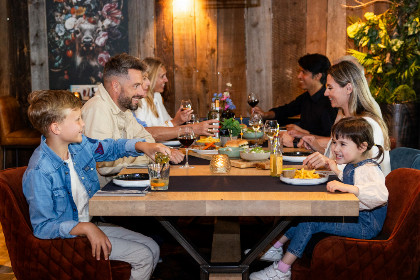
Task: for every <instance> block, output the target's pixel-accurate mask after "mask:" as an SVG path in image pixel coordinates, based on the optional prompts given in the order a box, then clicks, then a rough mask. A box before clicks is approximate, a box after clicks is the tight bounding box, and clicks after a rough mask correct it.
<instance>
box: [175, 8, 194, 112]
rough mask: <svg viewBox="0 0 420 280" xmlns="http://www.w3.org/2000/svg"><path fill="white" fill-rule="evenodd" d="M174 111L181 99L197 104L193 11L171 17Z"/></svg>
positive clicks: (189, 10) (188, 10)
mask: <svg viewBox="0 0 420 280" xmlns="http://www.w3.org/2000/svg"><path fill="white" fill-rule="evenodd" d="M173 32H174V33H173V36H174V37H173V38H174V64H175V68H174V70H175V72H174V77H175V109H176V110H177V109H178V108H179V106H180V102H181V100H182V99H190V100H191V102H193V104H197V94H196V92H195V84H196V79H197V67H196V62H197V53H196V45H195V35H196V30H195V9H194V7H193V6H192V7H190V9H187V11H186V12H183V13H179V14H175V12H174V15H173Z"/></svg>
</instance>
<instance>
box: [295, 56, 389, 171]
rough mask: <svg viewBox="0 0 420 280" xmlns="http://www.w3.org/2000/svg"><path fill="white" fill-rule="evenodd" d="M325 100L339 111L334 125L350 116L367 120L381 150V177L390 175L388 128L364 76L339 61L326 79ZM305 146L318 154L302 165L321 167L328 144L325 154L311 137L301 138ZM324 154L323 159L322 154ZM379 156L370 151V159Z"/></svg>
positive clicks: (346, 62) (357, 70) (327, 152)
mask: <svg viewBox="0 0 420 280" xmlns="http://www.w3.org/2000/svg"><path fill="white" fill-rule="evenodd" d="M325 96H328V97H329V99H330V101H331V106H332V107H336V108H339V109H340V110H339V111H338V114H337V118H336V121H335V122H336V123H337V122H338V121H339V120H340V119H342V118H347V117H352V116H359V117H363V118H364V119H366V120H367V121H368V122H369V124H370V125H371V126H372V128H373V134H374V140H375V144H377V145H381V146H382V147H384V150H385V152H384V159H383V161H382V163H381V164H380V166H381V169H382V172H383V173H384V175H385V176H386V175H388V173H389V172H391V163H390V158H389V150H390V141H389V136H388V128H387V126H386V124H385V122H384V121H383V119H382V113H381V110H380V108H379V106H378V104H377V103H376V101H375V100H374V99H373V97H372V94H371V93H370V90H369V86H368V83H367V81H366V78H365V76H364V75H363V72H362V71H361V70H360V69H359V68H358V67H357V66H356V65H355V64H354V63H352V62H350V61H341V62H339V63H337V64H335V65H333V66H331V68H330V70H329V71H328V76H327V90H326V91H325ZM302 140H303V141H304V146H305V147H306V148H312V149H314V150H318V151H319V152H316V153H313V154H312V155H310V156H308V157H307V158H306V159H305V161H304V162H303V164H306V165H308V167H310V168H319V167H323V166H324V165H325V163H326V161H327V159H328V157H332V155H330V151H329V147H330V144H331V141H330V143H329V144H328V146H327V149H325V151H324V150H323V149H321V148H320V145H319V144H318V143H317V140H316V139H315V138H314V137H311V136H308V137H303V138H302ZM320 152H321V153H322V152H324V155H322V154H321V153H320ZM377 153H378V151H377V148H376V147H373V148H372V157H375V156H376V154H377Z"/></svg>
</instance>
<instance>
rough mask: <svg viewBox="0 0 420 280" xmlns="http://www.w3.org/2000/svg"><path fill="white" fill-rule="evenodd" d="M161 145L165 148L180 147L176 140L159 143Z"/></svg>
mask: <svg viewBox="0 0 420 280" xmlns="http://www.w3.org/2000/svg"><path fill="white" fill-rule="evenodd" d="M161 143H162V144H163V145H165V146H173V147H176V146H181V142H179V141H178V140H173V141H166V142H161Z"/></svg>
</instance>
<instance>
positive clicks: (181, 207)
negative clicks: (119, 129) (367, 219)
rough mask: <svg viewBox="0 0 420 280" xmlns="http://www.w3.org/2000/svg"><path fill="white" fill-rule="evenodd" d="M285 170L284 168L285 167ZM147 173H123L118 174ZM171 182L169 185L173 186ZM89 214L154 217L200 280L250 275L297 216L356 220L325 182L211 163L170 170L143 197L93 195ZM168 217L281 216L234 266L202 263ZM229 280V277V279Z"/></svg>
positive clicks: (349, 199) (346, 201)
mask: <svg viewBox="0 0 420 280" xmlns="http://www.w3.org/2000/svg"><path fill="white" fill-rule="evenodd" d="M285 167H287V166H285ZM142 172H147V170H146V169H132V168H130V169H124V170H122V172H121V174H128V173H142ZM171 184H172V185H173V186H171ZM89 212H90V215H91V216H154V217H156V219H157V220H158V221H159V222H160V223H161V224H162V225H163V227H164V228H165V229H166V230H167V231H168V232H169V233H170V234H171V235H172V236H173V237H174V238H175V239H176V240H177V241H178V242H179V243H180V244H181V245H182V246H183V247H184V248H185V249H186V250H187V251H188V253H189V254H190V255H191V256H192V257H193V258H194V259H195V260H196V261H197V263H198V264H199V265H200V268H201V270H200V278H201V279H209V275H210V273H215V274H220V273H231V274H235V273H236V274H241V275H242V279H248V277H249V265H250V264H251V263H252V261H254V259H255V258H256V257H257V256H258V255H259V254H260V253H261V252H262V251H263V250H264V249H265V248H266V247H267V246H268V245H269V243H270V242H271V241H272V240H273V239H274V238H276V237H277V236H278V235H279V234H280V233H281V232H282V231H283V230H285V228H286V227H287V226H288V225H289V224H290V222H291V221H292V219H291V218H292V217H298V216H318V217H319V216H343V217H344V216H358V215H359V200H358V199H357V197H356V196H355V195H353V194H349V193H330V192H327V191H326V189H325V184H323V185H318V186H316V187H315V186H293V185H287V184H284V183H282V182H280V180H279V179H278V178H273V177H270V176H269V170H259V169H256V168H247V169H240V168H235V167H232V169H231V171H230V173H229V174H227V175H215V174H211V172H210V168H209V165H195V166H194V168H191V169H183V168H180V166H178V165H173V166H171V170H170V183H169V189H168V190H167V191H151V192H149V193H148V194H146V195H145V196H124V195H115V196H97V195H94V196H93V197H92V198H91V199H90V201H89ZM172 216H190V217H191V216H217V217H241V216H253V217H261V216H278V217H283V219H279V220H278V222H277V223H276V224H275V225H274V226H273V227H272V228H271V229H270V230H269V231H268V232H267V233H266V234H265V235H264V236H263V237H262V238H261V240H259V241H258V242H257V243H256V245H255V246H254V247H253V248H252V249H251V251H250V252H249V253H248V254H247V255H245V256H244V257H243V258H242V259H241V260H240V261H239V262H236V263H211V262H209V261H208V260H206V259H205V258H204V257H203V256H202V255H201V254H200V252H199V251H198V250H197V249H196V248H195V246H194V245H193V244H192V242H191V241H190V240H188V238H187V237H185V236H184V235H183V234H182V233H181V232H180V231H179V229H178V228H177V226H176V224H175V223H173V222H172V221H171V218H170V217H172ZM229 279H231V278H229Z"/></svg>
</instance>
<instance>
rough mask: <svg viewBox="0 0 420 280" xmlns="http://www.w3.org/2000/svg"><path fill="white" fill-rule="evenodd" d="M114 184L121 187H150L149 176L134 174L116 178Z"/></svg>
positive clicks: (113, 180)
mask: <svg viewBox="0 0 420 280" xmlns="http://www.w3.org/2000/svg"><path fill="white" fill-rule="evenodd" d="M112 182H113V183H114V184H116V185H118V186H120V187H128V188H130V187H131V188H137V187H146V186H149V185H150V180H149V174H147V173H133V174H123V175H118V176H115V177H114V178H113V179H112Z"/></svg>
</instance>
